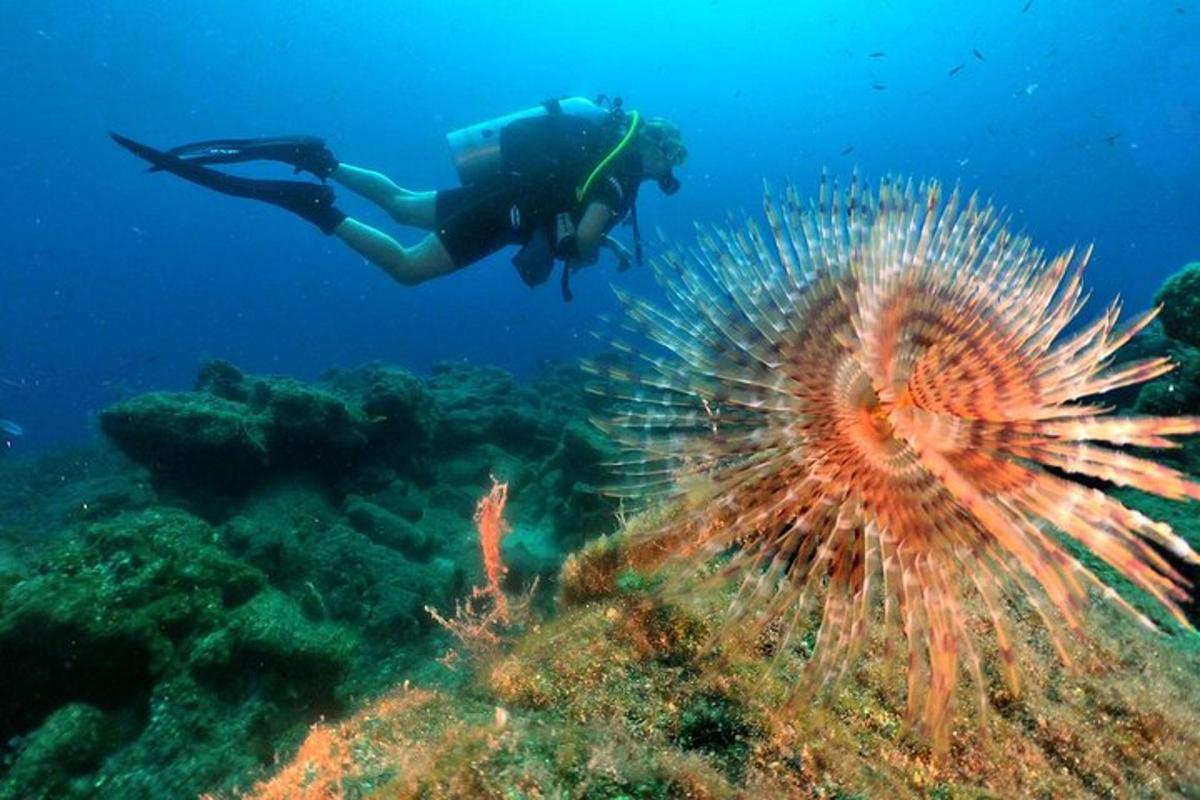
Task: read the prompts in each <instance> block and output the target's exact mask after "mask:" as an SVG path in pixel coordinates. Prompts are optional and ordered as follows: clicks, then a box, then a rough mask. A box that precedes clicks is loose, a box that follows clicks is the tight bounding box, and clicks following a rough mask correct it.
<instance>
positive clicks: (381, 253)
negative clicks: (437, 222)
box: [333, 170, 455, 286]
mask: <svg viewBox="0 0 1200 800" xmlns="http://www.w3.org/2000/svg"><path fill="white" fill-rule="evenodd" d="M339 171H340V170H339ZM333 234H334V236H336V237H338V238H339V239H341V240H342V241H343V242H345V243H346V244H348V245H350V247H351V248H352V249H353V250H354V251H355V252H356V253H358V254H359V255H361V256H362V257H363V258H365V259H367V261H370V262H371V263H372V264H374V265H375V266H377V267H379V268H380V269H382V270H383V271H384V272H386V273H387V274H388V275H389V276H391V277H392V278H394V279H395V280H397V281H399V282H400V283H403V284H404V285H405V286H415V285H417V284H418V283H423V282H424V281H427V280H429V279H430V278H436V277H439V276H441V275H445V274H447V273H449V272H453V271H454V269H455V266H454V261H453V260H452V259H451V258H450V254H449V253H447V252H446V247H445V245H443V244H442V242H441V240H440V239H438V238H437V237H436V236H434V235H433V234H430V235H429V236H426V237H425V238H424V239H422V240H421V241H420V242H418V243H417V244H415V245H413V246H412V247H404V246H402V245H401V244H400V243H399V242H397V241H396V240H395V239H393V238H392V237H390V236H388V235H387V234H386V233H384V232H383V231H380V230H378V229H376V228H372V227H371V226H370V225H364V224H363V223H361V222H359V221H358V220H355V219H350V218H349V217H347V218H346V219H344V220H343V221H342V224H340V225H338V227H337V229H336V230H335V231H334V232H333Z"/></svg>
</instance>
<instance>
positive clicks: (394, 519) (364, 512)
mask: <svg viewBox="0 0 1200 800" xmlns="http://www.w3.org/2000/svg"><path fill="white" fill-rule="evenodd" d="M345 511H346V517H347V519H349V520H350V524H351V525H352V526H354V529H355V530H356V531H358V532H359V533H361V534H363V535H364V536H366V537H367V538H368V539H370V540H371V541H372V542H375V543H376V544H380V545H383V546H384V547H388V548H391V549H392V550H397V551H399V552H400V553H403V554H404V555H405V556H406V557H408V558H410V559H413V560H416V561H425V560H427V559H428V558H429V557H430V555H432V553H433V551H434V549H435V547H434V546H435V542H433V541H431V540H430V539H429V537H428V536H426V535H425V533H424V531H422V529H421V528H419V527H417V526H415V525H413V524H412V523H411V522H409V521H408V520H406V519H404V518H403V517H400V516H398V515H396V514H393V513H392V512H391V511H388V510H387V509H386V508H383V507H382V506H377V505H375V504H374V503H372V502H369V501H367V500H364V499H363V498H361V497H352V498H349V499H347V501H346V506H345Z"/></svg>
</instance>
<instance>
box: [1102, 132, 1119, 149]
mask: <svg viewBox="0 0 1200 800" xmlns="http://www.w3.org/2000/svg"><path fill="white" fill-rule="evenodd" d="M1120 138H1121V134H1120V132H1117V133H1110V134H1109V135H1108V136H1105V137H1104V141H1105V142H1107V143H1108V146H1109V147H1112V146H1113V145H1114V144H1116V143H1117V139H1120Z"/></svg>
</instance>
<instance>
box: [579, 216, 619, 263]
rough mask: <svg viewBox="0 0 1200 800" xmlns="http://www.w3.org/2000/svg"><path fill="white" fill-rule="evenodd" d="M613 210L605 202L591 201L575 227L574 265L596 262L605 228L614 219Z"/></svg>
mask: <svg viewBox="0 0 1200 800" xmlns="http://www.w3.org/2000/svg"><path fill="white" fill-rule="evenodd" d="M612 216H613V212H612V209H611V208H609V207H608V206H607V205H605V204H604V203H589V204H588V207H587V209H586V210H585V211H584V212H583V217H582V218H581V219H580V220H579V225H577V226H576V227H575V243H576V245H577V247H578V251H577V253H578V254H577V255H576V257H575V258H574V259H572V266H574V267H587V266H591V265H592V264H595V263H596V259H597V258H598V257H599V255H600V243H601V242H603V241H604V238H605V237H604V229H605V228H607V227H608V223H609V222H610V221H611V220H612Z"/></svg>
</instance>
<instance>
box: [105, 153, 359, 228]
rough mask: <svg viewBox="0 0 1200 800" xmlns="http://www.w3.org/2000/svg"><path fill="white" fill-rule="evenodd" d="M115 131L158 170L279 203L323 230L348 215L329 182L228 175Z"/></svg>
mask: <svg viewBox="0 0 1200 800" xmlns="http://www.w3.org/2000/svg"><path fill="white" fill-rule="evenodd" d="M111 135H112V138H113V141H115V142H116V143H117V144H119V145H121V147H124V148H125V149H126V150H128V151H129V152H131V153H133V154H134V155H135V156H137V157H138V158H141V159H143V160H145V161H148V162H150V164H151V166H152V168H153V169H154V170H164V171H166V172H170V173H172V174H173V175H178V176H179V177H181V178H183V179H185V180H189V181H191V182H192V183H195V184H199V185H200V186H204V187H206V188H209V189H212V190H213V191H217V192H221V193H222V194H228V195H232V196H233V197H245V198H248V199H251V200H259V201H261V202H264V203H270V204H271V205H275V206H279V207H280V208H283V209H286V210H288V211H291V212H292V213H293V214H296V215H297V216H299V217H301V218H303V219H305V220H308V221H309V222H311V223H312V224H313V225H316V226H317V227H318V228H320V229H321V232H322V233H325V234H330V233H333V232H334V230H335V229H336V228H337V226H338V225H340V224H341V223H342V220H344V219H345V218H346V215H345V214H343V213H342V212H341V211H340V210H338V208H337V207H335V206H334V202H335V198H334V195H333V189H331V188H329V187H328V186H324V185H321V184H317V183H308V182H307V181H278V180H257V179H254V178H242V177H239V176H236V175H226V174H225V173H224V172H218V171H217V170H215V169H209V168H208V167H204V166H201V165H200V164H198V163H195V162H194V161H188V160H185V159H182V158H180V157H179V156H175V155H172V154H171V153H169V152H164V151H162V150H155V149H154V148H153V147H150V146H148V145H144V144H142V143H141V142H135V141H134V140H133V139H129V138H127V137H125V136H122V135H120V134H119V133H113V134H111Z"/></svg>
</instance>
